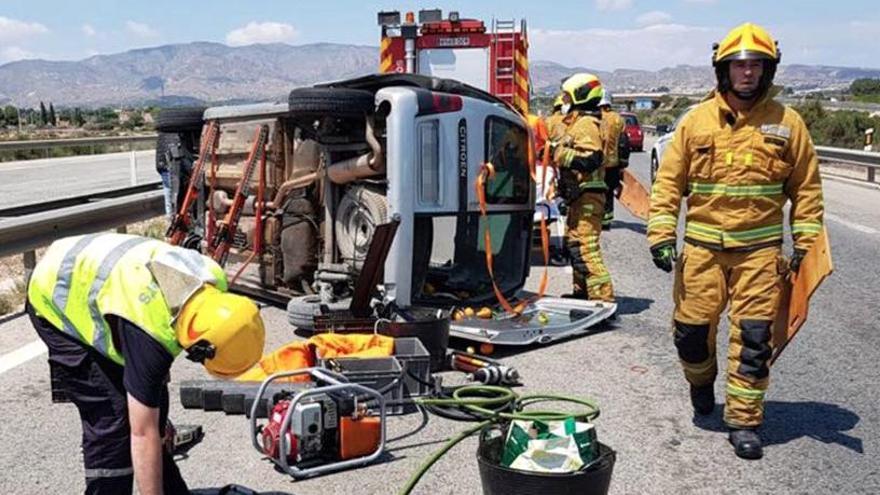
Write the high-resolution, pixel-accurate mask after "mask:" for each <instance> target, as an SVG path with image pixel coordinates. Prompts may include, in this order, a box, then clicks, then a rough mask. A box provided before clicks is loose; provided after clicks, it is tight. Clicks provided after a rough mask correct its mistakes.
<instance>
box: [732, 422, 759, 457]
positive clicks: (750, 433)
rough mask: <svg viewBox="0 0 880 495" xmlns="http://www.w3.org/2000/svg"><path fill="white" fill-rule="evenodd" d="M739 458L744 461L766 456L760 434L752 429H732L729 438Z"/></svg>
mask: <svg viewBox="0 0 880 495" xmlns="http://www.w3.org/2000/svg"><path fill="white" fill-rule="evenodd" d="M728 439H729V440H730V444H731V445H733V450H734V452H736V455H737V457H740V458H742V459H760V458H761V457H762V456H763V455H764V449H763V447H761V437H759V436H758V432H757V431H755V430H750V429H739V428H731V429H730V436H729V437H728Z"/></svg>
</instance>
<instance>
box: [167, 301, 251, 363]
mask: <svg viewBox="0 0 880 495" xmlns="http://www.w3.org/2000/svg"><path fill="white" fill-rule="evenodd" d="M175 329H176V331H177V340H178V342H180V345H181V346H182V347H183V348H184V349H186V351H187V358H188V359H190V360H192V361H196V362H200V363H202V364H203V365H204V366H205V369H207V370H208V372H210V373H211V374H212V375H215V376H218V377H220V378H231V377H234V376H237V375H240V374H241V373H244V372H245V371H247V370H248V369H250V368H251V367H252V366H253V365H254V364H255V363H256V362H257V361H259V359H260V357H261V356H262V355H263V345H264V343H265V339H266V331H265V329H264V327H263V318H262V317H261V316H260V310H259V308H257V305H256V304H254V302H253V301H251V300H250V299H248V298H246V297H243V296H239V295H235V294H230V293H227V292H221V291H219V290H217V288H215V287H213V286H211V285H205V286H204V287H202V288H201V289H199V291H198V292H196V293H195V294H194V295H193V296H192V297H191V298H190V299H189V300H188V301H187V302H186V304H184V305H183V308H181V310H180V313H179V314H178V317H177V320H176V321H175Z"/></svg>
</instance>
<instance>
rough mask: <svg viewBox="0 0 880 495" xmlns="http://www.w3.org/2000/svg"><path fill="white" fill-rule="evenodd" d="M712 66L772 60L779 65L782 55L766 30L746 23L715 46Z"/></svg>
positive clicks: (734, 29) (733, 30)
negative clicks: (722, 63)
mask: <svg viewBox="0 0 880 495" xmlns="http://www.w3.org/2000/svg"><path fill="white" fill-rule="evenodd" d="M714 49H715V53H714V55H713V57H712V64H713V65H716V64H718V63H720V62H728V61H730V60H760V59H764V60H772V61H774V62H776V63H779V60H780V58H781V54H780V52H779V48H778V47H777V43H776V41H775V40H774V39H773V37H772V36H770V33H768V32H767V30H766V29H764V28H762V27H761V26H758V25H757V24H752V23H751V22H746V23H745V24H741V25H739V26H737V27H735V28H733V29H732V30H731V31H730V32H729V33H727V36H725V37H724V39H723V40H721V43H718V44H716V45H715V46H714Z"/></svg>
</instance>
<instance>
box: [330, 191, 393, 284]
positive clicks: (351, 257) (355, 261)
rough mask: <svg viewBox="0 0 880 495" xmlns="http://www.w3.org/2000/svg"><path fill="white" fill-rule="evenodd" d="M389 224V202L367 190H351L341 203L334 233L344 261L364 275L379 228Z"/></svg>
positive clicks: (376, 193) (378, 194)
mask: <svg viewBox="0 0 880 495" xmlns="http://www.w3.org/2000/svg"><path fill="white" fill-rule="evenodd" d="M387 221H388V199H387V198H386V197H385V195H384V194H382V193H380V192H378V191H376V190H374V189H371V188H369V187H367V186H363V185H356V186H352V187H349V188H348V190H347V191H346V192H345V195H344V196H343V197H342V199H341V200H340V201H339V207H338V208H337V213H336V220H335V222H334V226H333V228H334V231H335V233H336V247H337V248H338V249H339V254H340V255H341V257H342V260H343V261H345V262H346V263H350V264H351V265H352V266H354V268H355V271H357V272H360V271H361V269H362V268H363V264H364V260H365V258H366V256H367V250H368V249H369V247H370V243H371V242H373V234H374V232H375V231H376V227H378V226H379V225H382V224H383V223H386V222H387Z"/></svg>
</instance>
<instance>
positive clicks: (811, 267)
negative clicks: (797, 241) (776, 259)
mask: <svg viewBox="0 0 880 495" xmlns="http://www.w3.org/2000/svg"><path fill="white" fill-rule="evenodd" d="M833 270H834V265H833V264H832V262H831V246H830V244H829V243H828V231H827V230H826V229H825V228H824V227H823V228H822V232H821V233H820V234H819V236H818V237H817V238H816V242H814V243H813V246H812V247H810V249H809V251H807V254H806V255H804V259H803V260H802V261H801V266H800V269H799V270H798V272H797V273H793V274H791V276H789V277H786V279H785V281H784V282H783V290H782V302H781V304H780V309H779V313H778V314H777V317H776V323H775V325H774V328H773V357H771V358H770V364H773V363H774V362H775V361H776V359H778V358H779V355H780V354H782V351H784V350H785V347H786V346H787V345H788V344H789V343H790V342H791V341H792V339H794V336H795V335H796V334H797V333H798V331H799V330H800V329H801V327H802V326H803V324H804V322H806V321H807V313H808V311H809V309H810V297H812V295H813V293H814V292H816V289H818V288H819V285H820V284H822V281H824V280H825V279H826V278H827V277H828V276H829V275H831V272H832V271H833Z"/></svg>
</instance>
